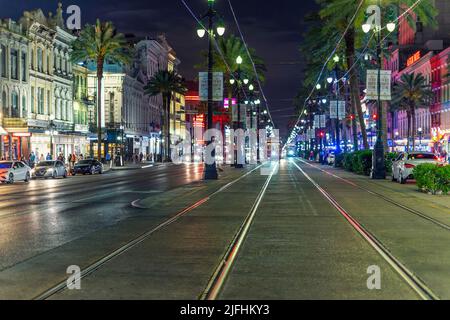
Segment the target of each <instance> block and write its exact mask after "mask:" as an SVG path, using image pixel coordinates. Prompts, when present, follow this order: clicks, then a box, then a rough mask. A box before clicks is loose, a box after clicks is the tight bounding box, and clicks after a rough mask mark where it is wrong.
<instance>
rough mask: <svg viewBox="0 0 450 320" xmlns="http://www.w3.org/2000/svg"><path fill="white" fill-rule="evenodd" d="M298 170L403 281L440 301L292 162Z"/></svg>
mask: <svg viewBox="0 0 450 320" xmlns="http://www.w3.org/2000/svg"><path fill="white" fill-rule="evenodd" d="M292 163H293V164H294V165H295V166H296V167H297V169H298V170H299V171H300V172H301V173H302V174H303V175H304V176H305V177H306V178H307V179H308V180H309V181H310V182H311V183H312V184H313V185H314V186H315V187H316V189H317V190H319V191H320V193H322V195H323V196H324V197H325V198H326V199H327V200H328V201H329V202H330V203H331V204H332V205H333V206H334V207H335V208H336V209H337V210H338V211H339V213H340V214H341V215H342V216H343V217H344V218H345V219H346V220H347V221H348V222H349V223H350V225H351V226H352V227H353V228H354V229H355V230H356V231H357V232H358V233H359V234H360V235H361V236H362V237H363V238H364V239H365V240H366V241H367V242H368V243H369V244H370V246H371V247H372V248H373V249H375V251H377V252H378V253H379V254H380V256H381V257H383V259H384V260H385V261H386V262H387V263H388V264H389V265H390V266H391V267H392V268H393V269H394V270H395V271H396V272H397V273H398V274H399V275H400V276H401V278H403V280H404V281H405V282H406V283H407V284H408V285H409V286H410V287H411V288H412V289H413V290H414V291H415V292H416V293H417V294H418V295H419V296H420V297H421V298H422V299H423V300H439V297H438V296H437V295H436V294H435V293H434V292H433V291H432V290H431V289H430V288H429V287H428V286H427V285H426V284H425V283H424V282H423V281H422V280H420V279H419V278H418V277H417V276H415V275H414V273H413V272H412V271H410V270H409V269H408V268H407V267H406V266H405V265H404V264H403V263H401V262H400V261H399V260H398V259H397V258H396V257H395V256H394V255H393V254H392V253H390V252H389V250H388V249H387V248H386V247H385V246H384V245H383V244H382V243H381V242H380V241H379V240H378V239H377V238H376V237H375V236H374V235H373V234H372V233H370V232H369V231H368V230H367V229H365V228H364V227H363V226H362V225H361V224H360V223H359V222H358V221H357V220H356V219H355V218H353V217H352V216H351V215H350V214H349V213H348V212H347V211H346V210H345V209H344V208H343V207H342V206H341V205H340V204H339V202H337V200H336V199H334V198H333V196H332V195H331V194H330V193H328V192H327V191H325V190H324V189H323V188H322V187H321V186H320V185H319V184H318V183H317V182H316V181H315V180H314V179H312V178H311V177H310V176H309V175H308V174H307V173H306V172H305V171H304V170H303V169H302V168H301V167H300V166H299V165H298V164H297V163H295V162H294V161H292Z"/></svg>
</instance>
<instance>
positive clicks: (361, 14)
mask: <svg viewBox="0 0 450 320" xmlns="http://www.w3.org/2000/svg"><path fill="white" fill-rule="evenodd" d="M316 1H317V3H318V4H320V5H321V7H322V9H321V11H320V17H321V19H322V20H323V21H324V23H325V26H324V32H325V33H327V34H330V35H334V34H335V33H336V32H339V33H340V34H342V33H343V32H344V31H345V30H347V32H346V34H345V37H344V45H345V56H346V60H347V68H351V66H353V64H354V63H355V55H356V48H358V47H361V44H362V42H363V40H364V34H363V33H362V31H361V25H362V24H363V21H364V19H365V8H366V7H367V5H369V4H373V1H370V0H366V1H364V3H363V5H362V6H361V7H360V9H359V10H358V11H357V9H358V5H359V1H355V0H316ZM416 2H417V1H416V0H381V3H380V4H381V7H382V8H383V12H382V14H383V16H384V17H386V19H388V18H390V17H388V15H390V14H391V13H392V9H393V8H394V10H395V11H397V12H398V13H399V14H401V13H403V12H405V11H406V10H407V9H408V8H410V7H411V6H412V5H414V4H415V3H416ZM355 12H356V13H357V14H356V16H355V19H354V20H353V23H350V22H351V20H352V18H353V16H354V14H355ZM414 15H415V16H416V17H414ZM436 15H437V10H436V8H435V6H434V3H433V1H432V0H422V1H421V2H420V3H419V4H418V5H417V6H416V7H415V8H414V9H413V10H412V12H411V13H409V14H408V15H407V19H408V21H409V22H410V24H411V25H412V26H413V27H415V23H414V22H415V21H414V20H415V19H418V20H420V21H421V22H422V23H423V24H424V25H431V26H436V20H435V19H434V18H435V17H436ZM383 20H385V19H383ZM347 27H348V29H347ZM330 38H332V36H330ZM349 78H350V88H351V95H352V97H353V101H354V103H355V107H356V108H355V109H356V111H357V114H358V119H359V123H360V127H361V133H362V136H363V142H364V147H365V148H366V149H368V141H367V134H366V130H365V129H366V128H365V121H364V115H363V113H362V108H361V101H360V90H359V84H360V79H359V76H358V72H357V70H356V69H355V68H353V69H350V72H349ZM383 116H385V115H383Z"/></svg>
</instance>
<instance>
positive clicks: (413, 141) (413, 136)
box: [411, 106, 416, 151]
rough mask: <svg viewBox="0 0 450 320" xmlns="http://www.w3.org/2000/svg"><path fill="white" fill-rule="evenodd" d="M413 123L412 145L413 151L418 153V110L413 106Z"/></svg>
mask: <svg viewBox="0 0 450 320" xmlns="http://www.w3.org/2000/svg"><path fill="white" fill-rule="evenodd" d="M411 122H412V132H411V136H412V145H413V148H412V149H413V151H416V108H415V107H414V106H412V108H411Z"/></svg>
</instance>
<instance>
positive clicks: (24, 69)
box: [20, 52, 27, 81]
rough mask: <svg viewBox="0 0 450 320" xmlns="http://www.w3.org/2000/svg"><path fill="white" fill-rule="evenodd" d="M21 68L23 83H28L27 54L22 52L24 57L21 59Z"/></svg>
mask: <svg viewBox="0 0 450 320" xmlns="http://www.w3.org/2000/svg"><path fill="white" fill-rule="evenodd" d="M20 60H21V61H20V68H21V74H22V81H27V54H26V53H25V52H22V56H21V57H20Z"/></svg>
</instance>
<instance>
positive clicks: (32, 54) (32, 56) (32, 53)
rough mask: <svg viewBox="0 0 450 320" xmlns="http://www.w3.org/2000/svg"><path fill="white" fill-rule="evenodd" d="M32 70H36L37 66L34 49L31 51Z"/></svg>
mask: <svg viewBox="0 0 450 320" xmlns="http://www.w3.org/2000/svg"><path fill="white" fill-rule="evenodd" d="M30 60H31V69H33V70H35V65H34V49H31V57H30Z"/></svg>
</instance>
